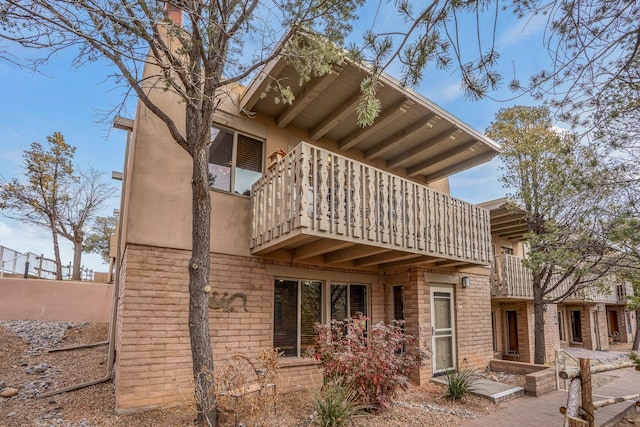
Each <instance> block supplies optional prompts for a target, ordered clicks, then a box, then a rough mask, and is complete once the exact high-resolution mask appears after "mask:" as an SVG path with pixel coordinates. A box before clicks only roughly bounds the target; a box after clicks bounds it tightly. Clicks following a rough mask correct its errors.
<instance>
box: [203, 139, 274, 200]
mask: <svg viewBox="0 0 640 427" xmlns="http://www.w3.org/2000/svg"><path fill="white" fill-rule="evenodd" d="M263 163H264V141H262V140H259V139H255V138H252V137H250V136H247V135H243V134H240V133H237V132H233V131H228V130H224V129H220V128H217V127H213V128H212V129H211V148H210V149H209V186H210V187H211V188H215V189H217V190H222V191H229V192H231V191H233V192H234V193H236V194H243V195H245V196H248V195H250V194H251V186H252V185H253V183H254V182H256V181H257V180H258V179H259V178H260V176H261V175H262V165H263Z"/></svg>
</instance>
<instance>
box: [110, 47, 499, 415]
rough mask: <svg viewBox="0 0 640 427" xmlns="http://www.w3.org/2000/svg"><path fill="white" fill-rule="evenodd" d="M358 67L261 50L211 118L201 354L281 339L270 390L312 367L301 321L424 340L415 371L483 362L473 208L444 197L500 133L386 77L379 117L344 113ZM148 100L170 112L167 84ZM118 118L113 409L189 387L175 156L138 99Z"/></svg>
mask: <svg viewBox="0 0 640 427" xmlns="http://www.w3.org/2000/svg"><path fill="white" fill-rule="evenodd" d="M145 73H146V75H150V74H151V73H152V70H146V71H145ZM267 74H268V75H270V76H272V77H274V78H278V79H283V80H286V81H288V83H289V84H290V85H291V87H292V90H293V92H294V94H295V101H294V102H293V104H291V105H284V104H282V103H276V102H274V100H273V96H272V95H271V94H269V93H267V95H266V96H263V93H264V92H265V89H266V85H267V81H268V79H267V78H265V76H266V75H267ZM366 75H367V71H366V68H364V67H362V66H359V65H358V64H353V63H349V62H346V63H343V64H338V65H336V66H335V67H334V68H333V71H332V72H331V73H330V74H326V75H324V76H322V77H317V78H314V79H312V80H311V81H309V82H307V83H304V84H303V85H302V86H300V85H299V84H298V78H297V76H296V73H295V71H294V69H293V68H292V67H291V66H289V65H288V64H287V63H286V62H285V61H284V60H282V59H277V60H274V61H272V62H271V63H269V64H267V66H266V67H265V69H264V70H263V72H262V73H260V74H259V75H258V76H257V77H256V78H255V80H253V81H252V82H251V84H249V85H248V86H247V87H242V88H240V87H237V88H232V90H229V91H228V93H227V94H226V95H225V97H224V101H223V102H222V103H221V104H220V106H219V108H218V110H217V111H216V114H215V124H214V127H213V128H212V129H211V142H212V144H211V149H210V156H209V170H210V185H211V190H210V191H211V193H210V194H211V200H212V207H213V212H212V225H211V236H212V240H211V278H210V282H211V288H212V292H211V299H210V305H209V306H210V312H209V315H210V328H211V338H212V342H213V351H214V357H215V358H216V360H217V361H221V360H224V359H225V358H228V357H229V356H230V355H232V354H234V353H241V354H243V355H247V356H249V357H253V356H255V355H256V354H257V353H258V351H259V350H260V349H262V348H272V347H278V348H280V350H281V351H282V352H283V354H284V357H282V359H281V363H280V365H281V368H280V378H279V380H278V387H279V390H280V391H287V390H294V389H297V388H300V387H307V386H309V385H311V384H314V382H315V381H317V380H318V379H319V372H318V370H317V367H316V365H315V362H314V361H313V360H310V359H308V358H304V357H302V356H303V354H304V351H305V348H306V346H307V345H309V344H310V343H311V342H312V339H313V336H314V331H313V324H314V322H328V321H329V320H330V319H343V318H345V317H348V316H351V315H354V314H356V313H363V314H365V315H366V316H368V317H369V318H370V319H371V321H372V322H378V321H384V322H390V321H392V320H393V319H403V320H404V321H405V322H406V325H405V329H406V331H407V332H408V333H410V334H413V335H415V336H417V337H418V338H419V339H420V342H421V344H422V346H423V347H424V349H425V350H427V351H428V352H429V353H430V359H429V361H428V362H427V363H426V364H425V365H424V367H423V368H422V369H421V370H420V371H419V372H417V373H416V375H415V378H413V379H414V381H416V382H417V383H423V382H425V381H428V380H429V379H430V378H431V377H432V376H434V375H437V374H439V373H442V372H444V371H445V370H447V369H449V368H455V367H460V366H469V367H476V368H479V369H484V368H485V367H486V366H487V364H488V362H489V360H490V359H491V358H492V357H493V351H492V346H491V343H492V339H491V331H492V329H491V293H490V281H489V268H488V266H489V264H490V262H491V260H492V249H491V236H490V233H491V231H490V215H489V211H488V210H486V209H484V208H480V207H477V206H474V205H471V204H469V203H466V202H464V201H461V200H458V199H455V198H453V197H451V196H450V191H449V182H448V176H450V175H451V174H454V173H456V172H460V171H462V170H465V169H467V168H470V167H473V166H474V165H478V164H480V163H483V162H486V161H488V160H490V159H491V158H492V157H493V156H494V155H496V154H497V152H498V150H499V147H498V146H497V145H496V144H495V143H494V142H493V141H491V140H490V139H488V138H487V137H485V136H484V135H483V134H481V133H480V132H478V131H476V130H474V129H473V128H471V127H470V126H469V125H467V124H465V123H463V122H462V121H461V120H459V119H457V118H456V117H454V116H453V115H451V114H450V113H448V112H447V111H445V110H443V109H442V108H440V107H439V106H437V105H435V104H434V103H433V102H431V101H429V100H428V99H427V98H425V97H423V96H421V95H419V94H417V93H414V92H412V91H410V90H408V89H406V88H403V87H401V85H400V84H399V83H398V82H397V81H395V80H393V79H392V78H391V77H389V76H387V75H385V76H383V78H382V81H381V83H382V86H381V88H380V90H379V99H380V101H381V103H382V113H381V115H380V116H379V117H378V118H377V120H376V122H375V124H374V125H372V126H370V127H364V128H362V127H359V126H358V125H357V123H356V106H357V105H358V102H359V97H360V92H359V86H360V82H361V81H362V79H363V77H364V76H366ZM150 96H151V97H153V99H154V100H155V101H156V102H158V103H159V104H160V105H161V106H162V108H163V110H164V111H165V112H167V113H168V114H170V115H171V116H172V117H173V118H174V119H175V120H176V121H177V122H178V123H182V124H184V118H183V117H184V111H183V106H182V104H181V103H180V102H179V100H178V99H177V98H176V97H175V96H174V95H172V94H171V93H170V92H166V91H161V90H157V91H156V90H151V91H150ZM246 112H250V114H246ZM131 131H132V132H131V139H130V146H129V149H128V150H127V152H128V157H127V160H126V168H125V169H126V170H125V176H124V184H123V189H124V191H123V209H122V212H121V213H120V230H121V239H120V245H119V248H118V251H119V253H120V256H119V257H118V260H117V263H118V265H119V267H118V271H119V296H118V318H117V324H116V335H117V336H116V352H117V357H116V365H115V385H116V406H117V410H118V412H121V413H124V412H132V411H138V410H144V409H151V408H157V407H162V406H170V405H175V404H179V403H181V402H184V399H185V397H188V396H191V395H192V390H193V386H192V370H191V355H190V351H191V350H190V345H189V333H188V324H187V316H188V298H189V295H188V272H187V262H188V260H189V257H190V248H191V185H190V179H191V163H190V159H189V158H188V155H187V154H186V153H185V152H184V151H183V150H182V149H181V148H179V147H178V145H177V144H175V143H174V142H173V140H172V138H171V136H170V135H169V133H168V131H167V130H166V128H165V126H164V124H163V123H162V122H161V121H160V120H159V119H158V118H157V117H156V116H155V115H154V114H153V113H151V112H150V111H149V110H148V109H147V108H145V107H144V105H142V104H139V106H138V109H137V112H136V116H135V119H134V122H133V124H132V127H131Z"/></svg>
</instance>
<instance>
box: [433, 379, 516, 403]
mask: <svg viewBox="0 0 640 427" xmlns="http://www.w3.org/2000/svg"><path fill="white" fill-rule="evenodd" d="M431 381H433V382H435V383H438V384H443V385H445V386H446V385H447V378H446V377H434V378H432V379H431ZM471 394H473V395H475V396H479V397H483V398H485V399H487V400H490V401H491V402H493V403H501V402H508V401H510V400H513V399H517V398H519V397H522V396H524V388H522V387H516V386H513V385H511V384H504V383H500V382H497V381H491V380H487V379H484V378H479V379H477V380H475V382H474V383H473V391H472V392H471Z"/></svg>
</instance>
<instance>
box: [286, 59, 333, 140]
mask: <svg viewBox="0 0 640 427" xmlns="http://www.w3.org/2000/svg"><path fill="white" fill-rule="evenodd" d="M341 72H342V67H340V66H339V65H334V67H333V69H332V70H331V72H329V73H328V74H325V75H324V76H322V77H318V78H316V79H314V80H312V81H311V82H309V83H308V84H307V85H306V86H305V87H304V88H303V89H302V91H301V92H300V93H299V94H298V95H296V98H295V100H294V101H293V103H292V104H291V105H290V106H289V107H287V109H286V110H284V111H283V112H282V113H281V114H280V115H279V116H278V118H277V119H276V125H277V126H278V127H280V128H283V127H285V126H287V125H288V124H289V123H291V121H292V120H293V119H295V118H296V116H297V115H298V114H300V112H302V111H303V110H304V109H305V108H307V106H308V105H309V104H310V103H311V102H312V101H313V100H314V99H316V98H317V97H318V95H320V94H321V93H322V91H323V90H325V89H326V88H327V87H328V86H329V85H330V84H331V83H333V82H334V81H335V80H336V79H337V78H338V77H339V76H340V73H341Z"/></svg>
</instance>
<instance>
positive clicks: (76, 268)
mask: <svg viewBox="0 0 640 427" xmlns="http://www.w3.org/2000/svg"><path fill="white" fill-rule="evenodd" d="M81 263H82V238H80V240H77V239H76V240H74V241H73V274H72V276H71V280H82V276H81V273H80V267H81Z"/></svg>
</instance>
